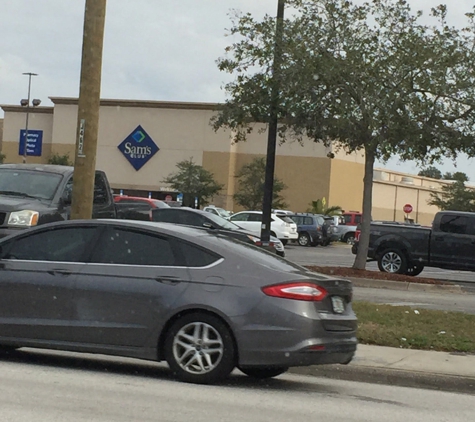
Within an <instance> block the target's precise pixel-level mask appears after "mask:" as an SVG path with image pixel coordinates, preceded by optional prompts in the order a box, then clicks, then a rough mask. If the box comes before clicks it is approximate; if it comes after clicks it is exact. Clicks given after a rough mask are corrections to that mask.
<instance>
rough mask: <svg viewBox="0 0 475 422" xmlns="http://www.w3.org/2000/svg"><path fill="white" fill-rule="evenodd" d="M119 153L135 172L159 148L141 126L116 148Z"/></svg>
mask: <svg viewBox="0 0 475 422" xmlns="http://www.w3.org/2000/svg"><path fill="white" fill-rule="evenodd" d="M117 148H119V151H120V152H121V153H122V154H123V156H124V157H125V158H126V160H127V161H128V162H129V163H130V164H131V165H132V167H133V168H134V169H135V170H137V171H138V170H140V169H141V168H142V167H143V166H144V165H145V164H146V163H147V161H148V160H150V159H151V158H152V157H153V156H154V155H155V154H156V153H157V152H158V151H159V150H160V148H159V147H158V146H157V144H156V143H155V142H153V139H152V138H151V137H150V136H149V135H148V133H147V132H145V130H144V128H143V127H142V126H140V125H139V126H137V127H136V128H135V129H134V130H133V131H132V133H131V134H130V135H129V136H127V138H125V139H124V140H123V141H122V142H121V143H120V144H119V145H118V146H117Z"/></svg>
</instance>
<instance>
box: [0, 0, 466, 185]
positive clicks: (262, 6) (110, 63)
mask: <svg viewBox="0 0 475 422" xmlns="http://www.w3.org/2000/svg"><path fill="white" fill-rule="evenodd" d="M409 2H410V3H411V5H413V7H414V9H422V10H424V11H425V12H426V13H427V12H428V11H429V10H430V8H431V7H434V6H436V5H438V4H439V3H440V1H437V0H409ZM84 4H85V1H84V0H0V6H1V7H0V28H1V32H0V34H1V38H2V42H1V43H0V104H18V103H19V101H20V99H21V98H26V96H27V89H28V78H27V77H26V76H23V75H22V73H23V72H35V73H38V74H39V76H37V77H35V78H33V81H32V97H33V98H39V99H41V101H42V105H52V104H51V102H50V101H49V100H48V97H50V96H62V97H69V96H71V97H77V96H78V94H79V74H80V62H81V48H82V29H83V18H84ZM472 5H473V1H471V0H456V1H452V2H450V4H449V18H450V22H451V23H453V24H454V25H459V24H460V25H461V24H463V23H465V17H464V13H466V12H468V11H470V8H471V7H472ZM231 9H238V10H241V11H243V12H251V13H252V14H253V15H254V16H255V17H262V16H264V14H266V13H268V14H272V15H275V13H276V9H277V0H133V1H131V0H108V2H107V13H106V28H105V39H104V56H103V72H102V92H101V96H102V98H114V99H138V100H158V101H160V100H166V101H198V102H220V101H223V100H224V98H225V95H224V91H223V90H222V86H223V83H224V82H225V81H226V80H227V75H225V74H223V73H221V72H219V71H218V69H217V67H216V59H217V58H218V57H220V56H222V55H223V52H224V48H225V47H226V46H227V45H228V44H229V43H230V39H229V38H226V37H225V33H226V31H225V29H226V28H229V27H230V26H231V23H230V19H229V12H230V10H231ZM1 117H3V112H1V111H0V118H1ZM474 163H475V161H473V160H467V159H463V158H460V159H459V160H458V162H457V168H455V167H454V164H453V163H452V162H446V163H444V164H443V165H440V166H438V167H439V168H441V170H442V171H451V172H452V171H464V172H466V173H467V174H468V175H469V177H470V179H471V180H472V181H474V180H475V171H471V169H470V166H473V164H474ZM387 167H389V168H391V169H393V170H399V171H407V172H411V173H417V172H418V171H419V169H418V168H417V166H416V165H415V164H414V163H399V162H398V160H392V161H390V162H389V163H388V164H387Z"/></svg>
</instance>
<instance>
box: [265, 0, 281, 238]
mask: <svg viewBox="0 0 475 422" xmlns="http://www.w3.org/2000/svg"><path fill="white" fill-rule="evenodd" d="M284 8H285V0H279V4H278V6H277V20H276V28H275V44H274V63H273V66H272V67H273V69H272V80H271V103H270V108H269V132H268V138H267V159H266V174H265V182H264V197H263V201H262V226H261V242H263V243H264V244H265V243H268V242H269V240H270V231H271V230H270V227H271V214H272V197H273V190H274V170H275V150H276V146H277V124H278V112H279V102H280V97H279V90H280V73H281V72H280V68H281V63H282V40H283V35H284Z"/></svg>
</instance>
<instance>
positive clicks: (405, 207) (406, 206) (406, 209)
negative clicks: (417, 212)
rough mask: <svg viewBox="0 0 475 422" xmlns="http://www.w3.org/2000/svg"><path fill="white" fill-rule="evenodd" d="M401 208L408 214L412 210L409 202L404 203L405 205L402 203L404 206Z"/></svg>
mask: <svg viewBox="0 0 475 422" xmlns="http://www.w3.org/2000/svg"><path fill="white" fill-rule="evenodd" d="M402 210H403V211H404V212H405V213H406V214H410V213H411V212H412V205H411V204H406V205H404V207H402Z"/></svg>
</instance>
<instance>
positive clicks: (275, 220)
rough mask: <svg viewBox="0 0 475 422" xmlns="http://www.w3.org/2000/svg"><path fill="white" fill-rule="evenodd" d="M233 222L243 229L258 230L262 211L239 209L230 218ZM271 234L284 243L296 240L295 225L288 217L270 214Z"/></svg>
mask: <svg viewBox="0 0 475 422" xmlns="http://www.w3.org/2000/svg"><path fill="white" fill-rule="evenodd" d="M230 220H231V221H232V222H233V223H236V224H237V225H238V226H241V227H242V228H243V229H247V230H253V231H259V232H260V230H261V225H262V211H241V212H237V213H236V214H233V215H232V216H231V218H230ZM271 220H272V221H271V225H270V230H271V235H272V236H275V237H277V238H278V239H280V241H281V242H282V243H283V244H284V245H285V244H286V243H287V242H288V241H289V240H297V239H298V237H299V235H298V233H297V225H296V224H295V223H294V222H293V221H292V220H291V219H290V218H288V217H284V216H280V217H278V216H277V215H275V214H271Z"/></svg>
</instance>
